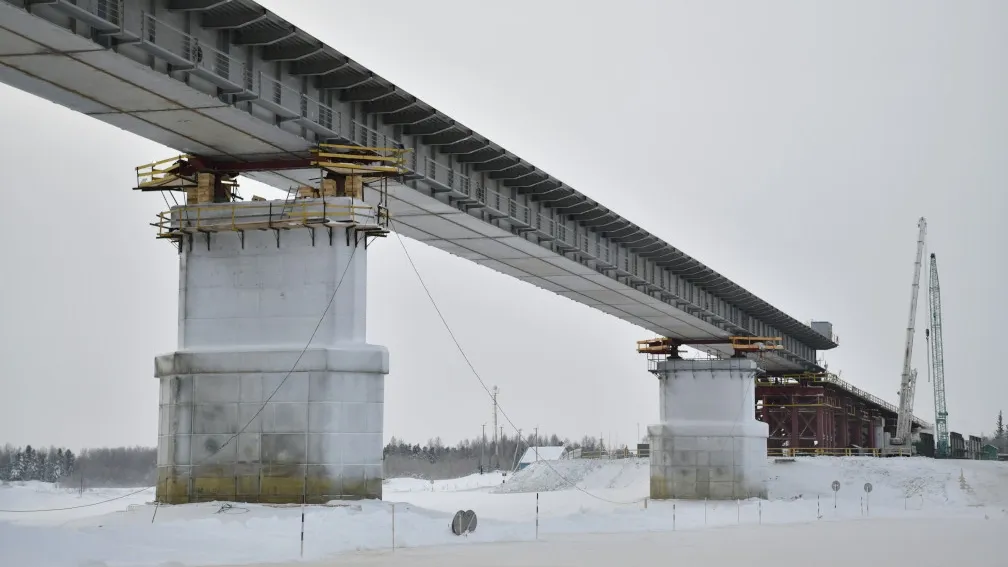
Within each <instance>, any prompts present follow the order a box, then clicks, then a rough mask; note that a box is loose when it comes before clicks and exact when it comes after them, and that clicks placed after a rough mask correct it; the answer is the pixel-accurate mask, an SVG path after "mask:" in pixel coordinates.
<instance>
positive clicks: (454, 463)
mask: <svg viewBox="0 0 1008 567" xmlns="http://www.w3.org/2000/svg"><path fill="white" fill-rule="evenodd" d="M983 442H984V443H989V444H991V445H994V446H995V447H997V448H998V450H999V452H1001V453H1008V427H1006V426H1005V423H1004V416H1003V414H1001V413H998V416H997V421H996V424H995V427H994V433H993V434H992V435H984V436H983ZM536 444H538V445H540V446H559V445H563V446H565V447H567V448H569V449H581V450H582V451H586V452H593V451H604V450H607V449H608V447H606V444H605V442H604V440H602V439H599V438H595V437H589V436H587V435H586V436H584V437H582V438H581V440H579V441H571V440H570V439H566V438H560V437H558V436H557V435H552V434H540V435H539V436H538V441H537V440H536V436H535V435H528V436H527V437H525V438H523V439H521V440H520V441H519V439H518V437H517V436H508V435H501V437H500V439H499V440H498V441H497V442H495V441H494V440H493V439H492V438H491V436H489V435H488V436H487V439H486V440H485V443H484V440H483V439H482V438H479V437H477V438H472V439H465V440H462V441H460V442H458V443H456V444H455V445H447V444H445V443H443V442H442V441H441V438H440V437H435V438H433V439H428V440H427V442H426V443H424V444H423V445H421V444H419V443H409V442H406V441H405V440H403V439H400V438H397V437H394V436H393V437H392V439H391V441H389V443H388V444H387V445H386V446H385V449H384V452H383V457H384V465H385V477H386V478H395V477H416V478H425V479H431V480H438V479H445V478H455V477H459V476H464V475H467V474H471V473H474V472H478V471H479V470H480V468H481V467H482V469H483V470H494V469H504V470H512V469H513V468H514V467H515V465H516V464H517V460H518V459H520V458H521V456H522V453H523V452H524V451H525V449H526V448H528V447H530V446H534V445H536ZM622 448H624V447H618V448H616V449H622ZM630 449H634V447H630ZM156 478H157V450H156V449H154V448H152V447H116V448H99V449H84V450H82V451H80V453H79V454H76V455H75V454H74V453H73V451H71V450H70V449H66V448H56V447H50V448H48V449H43V448H40V447H32V446H26V447H13V446H11V445H9V444H8V445H5V446H3V447H0V481H2V482H9V481H28V480H38V481H43V482H54V483H59V484H63V485H67V486H84V487H111V486H117V487H140V486H153V484H154V482H155V480H156Z"/></svg>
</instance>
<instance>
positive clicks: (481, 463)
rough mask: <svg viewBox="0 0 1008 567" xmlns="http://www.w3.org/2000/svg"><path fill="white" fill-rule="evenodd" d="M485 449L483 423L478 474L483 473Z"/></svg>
mask: <svg viewBox="0 0 1008 567" xmlns="http://www.w3.org/2000/svg"><path fill="white" fill-rule="evenodd" d="M485 449H486V424H485V423H484V424H483V442H482V443H480V474H483V453H484V452H485Z"/></svg>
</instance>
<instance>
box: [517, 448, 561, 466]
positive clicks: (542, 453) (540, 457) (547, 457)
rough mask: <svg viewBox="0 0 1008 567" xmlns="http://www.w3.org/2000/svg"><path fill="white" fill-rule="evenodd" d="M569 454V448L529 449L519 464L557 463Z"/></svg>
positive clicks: (523, 454)
mask: <svg viewBox="0 0 1008 567" xmlns="http://www.w3.org/2000/svg"><path fill="white" fill-rule="evenodd" d="M566 454H567V448H566V447H563V446H559V445H558V446H553V447H529V448H528V449H525V452H524V453H522V458H521V459H519V460H518V463H519V464H523V465H524V464H528V463H534V462H536V461H557V460H560V459H562V458H563V457H564V455H566Z"/></svg>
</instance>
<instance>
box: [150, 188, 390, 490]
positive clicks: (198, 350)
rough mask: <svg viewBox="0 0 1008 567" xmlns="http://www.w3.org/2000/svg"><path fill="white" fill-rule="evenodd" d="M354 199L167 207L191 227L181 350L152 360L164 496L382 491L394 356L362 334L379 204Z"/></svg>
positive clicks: (182, 272)
mask: <svg viewBox="0 0 1008 567" xmlns="http://www.w3.org/2000/svg"><path fill="white" fill-rule="evenodd" d="M361 205H362V203H361V201H359V200H357V201H352V200H351V199H348V198H334V197H327V198H326V199H325V202H324V204H323V202H322V199H308V200H303V201H302V200H299V201H298V204H297V206H296V207H294V206H291V205H285V204H284V202H283V201H274V202H263V201H258V202H257V201H252V202H248V203H219V204H204V205H199V206H197V207H194V206H189V207H180V208H176V209H173V211H172V215H171V220H170V223H171V225H172V226H171V228H172V229H173V230H178V229H185V230H188V233H186V234H185V236H184V237H183V239H182V241H181V249H180V256H179V316H178V350H177V351H175V352H173V353H170V354H166V355H163V356H159V357H157V358H156V360H155V376H156V377H157V378H158V379H159V380H160V381H161V393H160V404H161V406H160V423H159V428H158V463H157V464H158V485H157V499H158V500H159V501H161V502H168V503H181V502H194V501H201V500H235V501H251V502H280V503H288V502H289V503H295V502H296V503H299V502H301V501H302V500H305V501H307V502H309V503H313V502H315V503H318V502H325V501H328V500H334V499H346V498H380V497H381V493H382V420H383V403H384V378H385V375H386V374H387V373H388V364H389V362H388V352H387V350H386V349H385V348H384V347H381V346H376V345H370V344H367V342H366V337H365V307H366V287H367V250H366V248H365V240H364V236H363V234H362V232H363V230H364V227H366V226H368V225H370V226H373V223H374V217H373V214H374V212H373V211H372V210H370V209H369V208H367V206H366V205H365V206H363V207H362V206H361ZM197 217H198V220H194V219H196V218H197ZM341 278H342V283H340V280H341ZM337 287H338V289H337ZM334 292H335V299H334V300H333V302H332V304H331V305H330V306H329V310H328V312H327V314H326V316H325V318H324V320H322V323H321V325H318V324H319V319H320V318H321V317H322V313H323V311H324V310H325V309H326V306H327V304H328V303H329V299H330V298H331V297H333V294H334ZM316 325H318V331H317V333H316V334H315V336H314V338H313V339H312V340H311V344H310V346H309V348H308V349H307V350H304V349H305V346H306V345H307V344H308V342H309V339H310V338H311V337H312V333H313V331H315V328H316ZM302 351H304V352H303V356H302ZM299 357H300V359H299ZM292 369H293V372H292ZM281 383H282V384H283V385H282V386H281V387H279V390H277V388H278V386H280V384H281ZM274 391H276V394H275V395H273V394H274ZM271 395H273V398H272V399H271V400H269V403H265V402H266V401H267V400H268V399H269V398H270V396H271ZM264 403H265V405H264ZM250 420H251V424H250V425H249V426H248V427H247V428H246V429H245V430H244V431H241V432H240V433H239V431H240V430H241V428H242V427H243V426H245V424H246V423H249V422H250ZM236 434H237V437H235V435H236Z"/></svg>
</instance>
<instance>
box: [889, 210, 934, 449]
mask: <svg viewBox="0 0 1008 567" xmlns="http://www.w3.org/2000/svg"><path fill="white" fill-rule="evenodd" d="M917 226H918V228H919V229H920V233H919V235H918V237H917V259H916V260H915V261H914V276H913V287H912V288H911V292H910V318H909V321H908V322H907V333H906V344H905V345H904V348H903V375H902V377H901V380H900V393H899V414H898V415H897V417H896V437H894V438H893V440H892V443H893V445H906V444H909V440H910V424H911V420H912V418H913V403H914V391H915V389H916V386H917V371H916V370H914V369H912V368H911V362H912V360H911V359H912V357H913V339H914V325H915V322H916V320H917V293H918V291H919V290H920V273H921V261H922V259H923V256H924V240H925V238H926V236H927V221H926V220H924V217H921V218H920V220H919V221H917Z"/></svg>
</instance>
